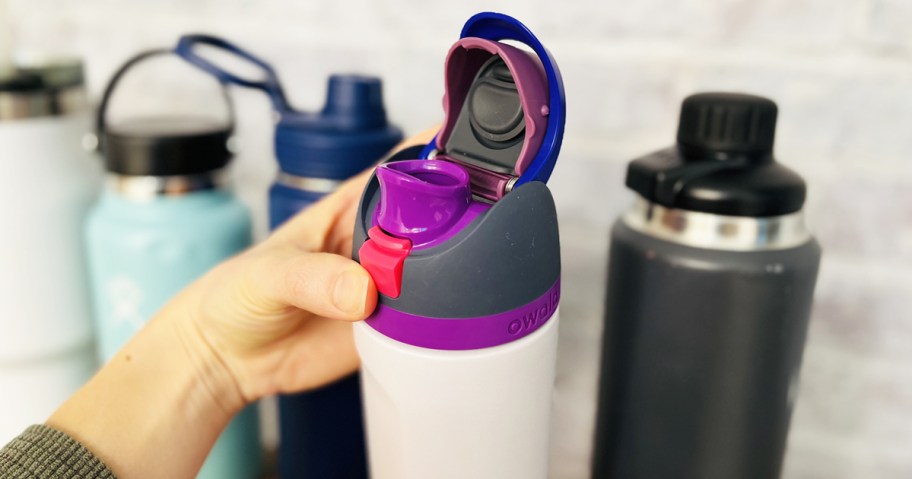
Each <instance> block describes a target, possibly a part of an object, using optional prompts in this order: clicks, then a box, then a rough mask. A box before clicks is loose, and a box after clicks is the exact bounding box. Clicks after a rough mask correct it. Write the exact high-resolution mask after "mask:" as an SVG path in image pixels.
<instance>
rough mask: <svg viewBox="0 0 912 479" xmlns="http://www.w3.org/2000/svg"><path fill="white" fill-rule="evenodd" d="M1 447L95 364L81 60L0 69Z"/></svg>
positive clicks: (91, 174)
mask: <svg viewBox="0 0 912 479" xmlns="http://www.w3.org/2000/svg"><path fill="white" fill-rule="evenodd" d="M0 71H2V72H3V73H0V147H2V149H3V163H4V174H3V175H0V218H2V219H0V231H2V233H3V234H2V235H0V391H2V399H0V403H2V404H3V407H2V408H0V444H2V443H5V442H6V441H8V440H10V439H12V438H13V437H15V436H16V435H18V434H19V433H21V432H22V430H23V429H25V428H26V427H27V426H29V425H31V424H35V423H41V422H44V421H45V420H46V419H47V418H48V416H50V415H51V413H52V412H54V410H55V409H56V408H57V407H58V406H59V405H60V404H61V403H63V401H64V400H66V398H68V397H69V396H70V395H71V394H73V393H74V392H76V390H77V389H78V388H79V387H80V386H82V384H83V383H84V382H85V381H86V380H87V379H88V378H89V377H90V376H91V375H92V373H93V372H94V370H95V367H96V361H95V355H94V352H93V348H92V343H93V338H92V322H91V317H90V308H89V298H88V287H87V285H86V283H87V281H86V280H87V271H86V268H85V259H84V256H83V241H82V222H83V220H84V219H85V215H86V214H87V213H88V210H89V207H90V206H91V203H92V201H93V200H94V199H95V197H96V195H97V192H98V186H99V185H100V184H101V169H100V168H99V167H98V165H97V164H95V163H94V162H92V161H91V157H90V156H89V155H88V153H87V152H86V151H85V150H84V149H83V148H82V145H81V140H82V138H83V136H84V135H85V133H86V132H88V131H89V129H90V122H89V112H88V103H87V101H86V95H85V89H84V86H83V74H82V63H81V62H80V61H78V60H74V59H57V60H51V61H42V62H40V63H30V64H21V63H20V64H18V65H16V66H15V67H12V66H10V68H9V69H6V68H4V66H3V65H0Z"/></svg>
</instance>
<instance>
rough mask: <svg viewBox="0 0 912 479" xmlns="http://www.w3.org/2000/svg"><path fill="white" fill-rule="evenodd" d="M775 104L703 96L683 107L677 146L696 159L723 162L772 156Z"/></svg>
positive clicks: (689, 99)
mask: <svg viewBox="0 0 912 479" xmlns="http://www.w3.org/2000/svg"><path fill="white" fill-rule="evenodd" d="M776 113H777V108H776V104H775V103H773V102H772V101H771V100H768V99H766V98H763V97H759V96H753V95H741V94H736V93H700V94H696V95H692V96H690V97H687V98H686V99H685V100H684V103H683V104H682V105H681V119H680V121H679V122H678V146H679V147H680V148H681V149H685V150H687V151H688V152H689V153H691V154H694V155H701V154H703V155H707V156H710V157H715V158H720V159H724V157H725V156H736V155H740V154H744V155H751V156H757V155H760V156H766V155H771V154H772V152H773V139H774V138H775V136H776Z"/></svg>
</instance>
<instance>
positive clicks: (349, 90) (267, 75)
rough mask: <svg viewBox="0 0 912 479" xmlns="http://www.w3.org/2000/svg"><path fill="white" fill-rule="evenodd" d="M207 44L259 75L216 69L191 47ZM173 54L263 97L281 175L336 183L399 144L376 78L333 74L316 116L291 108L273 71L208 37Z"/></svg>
mask: <svg viewBox="0 0 912 479" xmlns="http://www.w3.org/2000/svg"><path fill="white" fill-rule="evenodd" d="M198 45H207V46H210V47H215V48H219V49H222V50H224V51H227V52H229V53H232V54H234V55H236V56H238V57H240V58H242V59H244V60H247V61H248V62H250V63H252V64H254V65H256V66H257V67H259V68H260V69H261V70H262V71H263V77H264V78H263V79H262V80H251V79H248V78H244V77H241V76H240V75H236V74H234V73H232V72H230V71H228V70H226V69H224V68H221V67H219V66H217V65H216V64H214V63H213V62H211V61H209V60H208V59H207V58H205V57H203V56H201V55H200V54H199V53H198V52H197V51H196V50H195V47H196V46H198ZM175 51H176V53H177V54H178V55H180V56H181V57H183V58H184V59H185V60H187V61H188V62H190V63H191V64H193V65H196V66H197V67H199V68H201V69H203V70H204V71H207V72H208V73H210V74H212V75H213V76H215V77H216V78H218V79H219V80H220V81H221V82H223V83H228V84H234V85H240V86H243V87H247V88H255V89H258V90H261V91H263V92H264V93H266V94H267V95H268V96H269V98H270V100H271V102H272V105H273V108H274V109H275V110H276V112H277V113H278V115H279V121H278V123H277V125H276V130H275V154H276V158H277V159H278V161H279V166H280V168H281V169H282V171H284V172H286V173H289V174H292V175H296V176H304V177H313V178H326V179H333V180H342V179H346V178H349V177H351V176H353V175H355V174H357V173H359V172H360V171H362V170H364V169H366V168H368V167H369V166H370V165H372V164H373V163H374V162H376V161H377V159H378V158H380V157H381V156H382V155H383V154H384V153H386V152H387V151H388V150H389V149H390V148H392V147H393V146H395V145H396V143H398V142H399V141H401V140H402V131H401V130H400V129H399V128H397V127H396V126H394V125H392V124H390V123H389V122H388V120H387V117H386V109H385V108H384V107H383V89H382V82H381V80H380V79H379V78H376V77H371V76H362V75H333V76H331V77H330V78H329V86H328V89H327V96H326V103H325V105H324V106H323V109H322V110H320V111H318V112H305V111H300V110H296V109H293V108H292V107H291V106H290V105H289V104H288V101H287V99H286V97H285V92H284V90H283V88H282V85H281V83H280V82H279V79H278V75H276V73H275V71H274V70H273V68H272V67H271V66H270V65H269V64H267V63H266V62H264V61H263V60H261V59H260V58H258V57H256V56H254V55H253V54H251V53H249V52H247V51H245V50H243V49H241V48H240V47H238V46H236V45H234V44H231V43H229V42H228V41H226V40H224V39H221V38H218V37H213V36H209V35H185V36H183V37H181V39H180V41H179V42H178V45H177V48H176V49H175Z"/></svg>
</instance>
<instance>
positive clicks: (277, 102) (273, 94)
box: [174, 34, 291, 113]
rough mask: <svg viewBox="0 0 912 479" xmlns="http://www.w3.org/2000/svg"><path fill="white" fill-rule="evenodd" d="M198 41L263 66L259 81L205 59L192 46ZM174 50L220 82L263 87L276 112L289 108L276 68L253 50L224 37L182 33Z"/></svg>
mask: <svg viewBox="0 0 912 479" xmlns="http://www.w3.org/2000/svg"><path fill="white" fill-rule="evenodd" d="M198 45H206V46H210V47H214V48H218V49H220V50H224V51H226V52H228V53H231V54H234V55H236V56H238V57H240V58H242V59H244V60H247V61H249V62H250V63H253V64H254V65H256V66H257V67H259V68H260V69H261V70H263V73H264V76H265V78H264V79H263V80H259V81H258V80H250V79H247V78H243V77H241V76H239V75H236V74H234V73H232V72H230V71H228V70H225V69H223V68H221V67H219V66H217V65H216V64H214V63H212V62H211V61H209V60H207V59H206V58H205V57H203V56H201V55H200V54H199V53H198V52H197V51H196V50H195V47H197V46H198ZM174 53H176V54H177V55H179V56H180V57H182V58H183V59H184V60H186V61H188V62H190V63H191V64H193V65H195V66H197V67H199V68H201V69H202V70H204V71H206V72H208V73H209V74H211V75H212V76H214V77H215V78H217V79H218V80H219V81H220V82H222V83H230V84H234V85H240V86H243V87H247V88H254V89H257V90H261V91H263V92H264V93H266V95H268V96H269V99H270V100H271V101H272V106H273V108H275V109H276V111H278V112H279V113H286V112H289V111H291V108H290V107H289V106H288V101H287V100H286V99H285V91H284V90H283V89H282V85H281V83H279V76H278V75H276V72H275V70H273V69H272V66H270V65H269V64H268V63H266V62H265V61H263V60H261V59H260V58H259V57H257V56H255V55H254V54H252V53H250V52H248V51H246V50H244V49H243V48H241V47H239V46H237V45H235V44H233V43H230V42H228V41H227V40H224V39H222V38H218V37H214V36H211V35H200V34H194V35H184V36H182V37H181V38H180V40H179V41H178V42H177V47H175V48H174Z"/></svg>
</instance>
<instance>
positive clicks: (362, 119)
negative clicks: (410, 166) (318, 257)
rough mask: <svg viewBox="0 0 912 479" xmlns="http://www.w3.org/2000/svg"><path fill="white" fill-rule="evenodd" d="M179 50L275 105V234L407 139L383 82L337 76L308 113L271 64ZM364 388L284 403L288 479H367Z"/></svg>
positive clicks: (224, 45)
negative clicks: (290, 98) (242, 71)
mask: <svg viewBox="0 0 912 479" xmlns="http://www.w3.org/2000/svg"><path fill="white" fill-rule="evenodd" d="M199 45H204V46H208V47H210V48H212V47H214V48H218V49H221V50H223V52H227V53H229V54H232V55H234V56H237V57H240V58H242V59H245V60H247V61H248V62H250V63H253V64H254V65H256V66H257V67H259V69H261V70H262V73H263V75H262V77H263V78H262V80H259V81H252V80H249V79H246V78H243V77H241V76H240V75H236V74H234V73H232V71H230V70H228V69H226V68H222V67H221V66H220V65H219V64H218V63H217V62H215V61H210V59H209V57H207V56H205V55H204V54H203V53H202V52H200V51H197V49H196V47H197V46H199ZM177 50H178V52H179V54H180V55H181V56H183V57H184V59H186V60H187V61H189V62H190V63H192V64H194V65H196V66H198V67H200V68H202V69H203V70H205V71H207V72H208V73H210V74H212V75H214V76H215V77H216V78H218V79H219V80H221V81H222V82H225V83H229V84H233V85H238V86H242V87H246V88H255V89H258V90H261V91H263V92H264V93H266V94H267V95H268V96H269V98H270V100H271V101H272V105H273V108H274V109H275V113H276V116H277V117H278V123H277V124H276V129H275V156H276V160H278V164H279V172H278V175H277V177H276V181H275V182H274V183H273V185H272V187H271V188H270V189H269V225H270V228H273V229H274V228H277V227H279V226H280V225H281V224H282V223H284V222H285V221H286V220H288V219H289V218H291V217H292V216H294V215H295V214H297V213H298V212H300V211H301V210H303V209H304V208H306V207H308V206H310V205H311V204H313V203H314V202H316V201H318V200H319V199H320V198H322V197H323V196H325V195H326V194H328V193H331V192H332V191H334V190H335V189H336V188H337V187H338V186H339V185H341V184H342V182H344V181H345V180H346V179H348V178H350V177H352V176H354V175H356V174H358V173H360V172H361V171H364V170H365V169H367V168H368V167H370V166H371V165H372V164H374V163H375V162H376V161H377V160H379V159H380V157H381V156H383V155H384V154H385V153H386V152H387V151H388V150H389V149H390V148H392V147H393V146H394V145H395V144H396V143H398V142H399V141H400V140H402V131H401V130H400V129H399V128H397V127H396V126H395V125H392V124H390V123H389V122H388V121H387V118H386V110H385V109H384V107H383V91H382V85H381V81H380V79H379V78H375V77H370V76H364V75H332V76H331V77H330V79H329V85H328V89H327V95H326V103H325V105H324V107H323V109H322V110H321V111H319V112H308V111H301V110H298V109H294V108H292V107H291V106H290V105H289V104H288V102H287V101H286V99H285V93H284V91H283V89H282V85H281V83H280V82H279V78H278V75H277V74H276V73H275V71H273V69H272V67H271V66H270V65H269V64H267V63H266V62H265V61H263V60H262V59H260V58H257V57H256V56H254V55H253V54H252V53H250V52H247V51H245V50H243V49H241V48H240V47H238V46H237V45H234V44H232V43H229V42H228V41H226V40H224V39H222V38H217V37H212V36H209V35H186V36H184V37H182V38H181V40H180V42H179V44H178V48H177ZM302 367H304V366H303V365H302ZM360 389H361V388H360V386H359V380H358V375H357V374H354V375H351V376H349V377H346V378H343V379H341V380H339V381H336V382H334V383H332V384H330V385H327V386H324V387H322V388H320V389H317V390H314V391H308V392H304V393H299V394H284V395H281V396H279V418H280V425H279V429H280V431H279V433H280V438H279V472H280V474H281V476H282V478H283V479H296V478H301V479H307V478H311V477H319V478H326V479H358V478H366V477H367V458H366V451H365V448H364V426H363V421H362V410H361V391H360Z"/></svg>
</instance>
